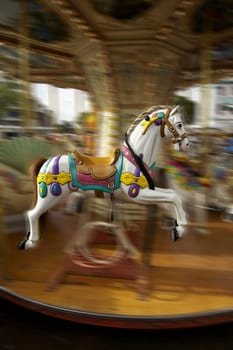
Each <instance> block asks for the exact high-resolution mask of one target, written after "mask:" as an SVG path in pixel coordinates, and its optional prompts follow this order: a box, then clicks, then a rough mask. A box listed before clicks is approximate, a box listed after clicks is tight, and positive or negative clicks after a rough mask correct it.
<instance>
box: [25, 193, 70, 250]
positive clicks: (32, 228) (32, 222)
mask: <svg viewBox="0 0 233 350" xmlns="http://www.w3.org/2000/svg"><path fill="white" fill-rule="evenodd" d="M68 193H69V191H65V188H64V190H63V191H62V194H61V195H60V196H52V195H48V196H47V197H45V198H41V197H40V196H38V198H37V202H36V205H35V207H34V208H33V209H31V210H29V211H28V212H27V213H26V217H27V219H28V224H29V232H28V233H27V236H26V238H25V239H24V240H23V241H22V242H21V243H20V244H19V249H30V248H34V247H36V246H37V244H38V241H39V238H40V237H39V219H40V217H41V215H43V214H44V213H46V212H47V211H48V210H49V209H51V208H52V207H53V206H55V205H56V204H57V203H59V202H60V201H61V199H62V198H63V197H65V196H66V195H67V194H68Z"/></svg>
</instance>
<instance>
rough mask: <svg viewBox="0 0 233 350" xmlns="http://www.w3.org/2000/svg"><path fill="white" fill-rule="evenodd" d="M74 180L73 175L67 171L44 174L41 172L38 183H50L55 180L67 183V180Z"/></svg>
mask: <svg viewBox="0 0 233 350" xmlns="http://www.w3.org/2000/svg"><path fill="white" fill-rule="evenodd" d="M71 181H72V176H71V174H70V173H65V172H64V171H62V172H61V173H59V174H57V175H55V174H51V173H47V174H42V173H39V175H38V177H37V183H40V182H44V183H45V184H46V185H50V184H51V183H53V182H58V183H59V184H61V185H65V184H66V183H67V182H71Z"/></svg>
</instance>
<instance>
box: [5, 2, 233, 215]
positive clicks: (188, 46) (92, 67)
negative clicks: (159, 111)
mask: <svg viewBox="0 0 233 350" xmlns="http://www.w3.org/2000/svg"><path fill="white" fill-rule="evenodd" d="M232 11H233V7H232V1H231V0H221V1H220V0H219V1H218V0H217V1H211V0H198V1H190V0H166V1H160V0H135V1H133V0H127V1H117V0H111V1H110V0H108V1H106V0H88V1H82V2H80V1H75V0H70V1H69V0H53V1H50V2H47V1H43V0H40V1H27V0H5V1H4V2H1V5H0V145H1V153H0V163H1V165H2V166H3V165H4V166H7V168H5V167H4V168H2V169H1V176H2V182H4V187H5V188H6V189H7V190H8V187H9V186H10V187H12V186H13V187H14V186H15V187H17V186H18V185H17V183H16V178H17V176H18V177H20V176H21V175H22V174H19V173H17V174H16V173H14V171H13V170H16V171H19V172H21V173H23V174H26V172H27V169H28V166H29V164H30V163H31V162H32V160H33V159H35V158H38V156H42V155H46V156H48V155H50V154H54V153H57V152H58V151H59V152H60V151H72V150H74V149H78V150H82V151H83V152H85V153H87V154H91V155H93V154H95V155H104V154H106V153H108V152H109V151H110V150H111V149H112V148H114V147H116V146H118V145H119V143H120V141H121V140H122V136H123V134H124V132H125V130H127V128H128V126H129V124H130V123H131V121H132V120H133V119H135V116H137V115H138V114H139V113H140V112H142V111H143V110H145V109H147V108H148V107H150V106H152V105H163V104H171V105H174V104H179V105H181V106H182V107H183V114H184V118H185V123H186V128H187V130H188V132H189V137H190V143H191V147H190V150H189V152H188V154H187V155H186V156H184V157H183V159H179V160H178V159H177V156H176V155H175V154H173V153H172V150H171V149H169V148H167V149H166V152H169V155H168V158H170V159H171V161H170V162H169V164H167V162H166V159H167V157H165V161H164V159H162V160H161V164H160V166H161V167H162V168H164V169H165V170H166V173H167V175H168V177H169V178H170V184H171V183H172V184H173V185H174V186H175V185H176V184H178V185H179V187H181V189H182V190H185V191H186V190H187V189H191V190H192V189H193V188H194V189H195V190H196V189H201V191H202V189H203V188H204V190H206V187H208V191H209V192H211V196H210V200H208V202H209V203H207V205H209V206H212V207H216V206H217V203H219V195H218V192H220V195H221V198H224V201H225V202H227V203H225V202H224V204H223V205H222V207H224V208H225V207H226V206H228V207H230V209H229V211H230V214H229V215H231V203H230V202H231V201H232V152H233V137H232V136H233V103H232V102H233V78H232V72H233V60H232V56H233V45H232V41H233V34H232V21H233V14H232ZM29 139H30V140H29ZM180 162H181V163H182V166H183V170H182V169H181V166H180ZM9 167H10V168H11V169H10V168H9ZM21 180H22V179H21ZM6 182H7V184H6ZM21 184H22V181H21ZM170 186H171V185H170ZM219 189H220V190H219ZM22 191H23V192H27V189H24V190H22V189H21V192H22ZM222 191H224V194H222ZM6 196H8V194H7V195H6ZM201 200H202V201H203V198H202V199H201ZM202 204H203V203H202ZM6 207H7V210H12V211H14V209H13V208H10V205H8V206H7V205H6ZM21 209H22V208H20V210H21ZM229 215H228V216H229Z"/></svg>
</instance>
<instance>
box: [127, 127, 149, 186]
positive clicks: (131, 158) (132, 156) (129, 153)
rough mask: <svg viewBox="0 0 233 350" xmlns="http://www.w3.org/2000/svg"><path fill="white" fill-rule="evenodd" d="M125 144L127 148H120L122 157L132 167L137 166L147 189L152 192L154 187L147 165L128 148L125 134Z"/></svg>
mask: <svg viewBox="0 0 233 350" xmlns="http://www.w3.org/2000/svg"><path fill="white" fill-rule="evenodd" d="M125 143H126V145H127V147H126V146H125V145H124V144H122V146H121V150H122V153H123V155H124V156H125V158H126V159H128V160H129V161H130V162H131V163H132V164H133V165H135V166H138V168H139V169H140V171H141V172H142V173H143V175H144V176H145V178H146V180H147V182H148V186H149V188H150V189H151V190H154V189H155V186H154V181H153V180H152V177H151V175H150V168H149V167H148V165H147V164H146V163H145V162H143V160H142V159H141V158H140V157H139V156H138V155H137V154H136V153H135V152H134V150H133V149H132V147H131V146H130V144H129V140H128V135H127V133H126V134H125Z"/></svg>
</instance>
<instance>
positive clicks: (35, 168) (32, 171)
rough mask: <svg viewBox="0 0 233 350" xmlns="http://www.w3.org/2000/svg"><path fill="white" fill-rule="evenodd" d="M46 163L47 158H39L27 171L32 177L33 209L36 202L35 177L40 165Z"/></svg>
mask: <svg viewBox="0 0 233 350" xmlns="http://www.w3.org/2000/svg"><path fill="white" fill-rule="evenodd" d="M46 161H47V158H39V159H37V160H36V161H35V162H34V163H33V164H32V165H31V167H30V169H29V173H30V175H31V177H32V181H33V193H34V197H33V207H34V206H35V205H36V200H37V181H36V179H37V176H38V174H39V171H40V169H41V167H42V165H43V164H44V163H45V162H46Z"/></svg>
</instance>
